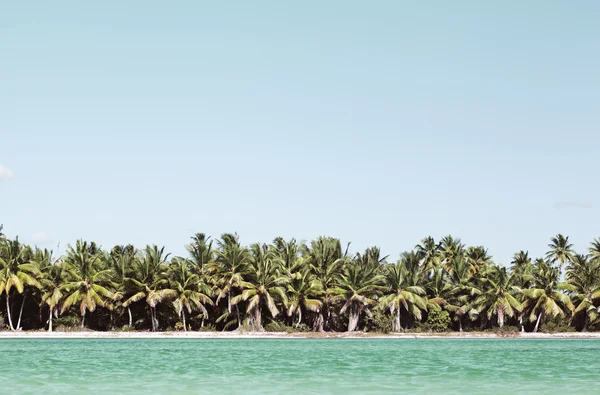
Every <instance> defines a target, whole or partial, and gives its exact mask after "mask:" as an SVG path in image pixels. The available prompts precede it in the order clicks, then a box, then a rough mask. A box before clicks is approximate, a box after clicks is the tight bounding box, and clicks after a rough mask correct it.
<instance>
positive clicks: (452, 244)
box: [439, 235, 465, 270]
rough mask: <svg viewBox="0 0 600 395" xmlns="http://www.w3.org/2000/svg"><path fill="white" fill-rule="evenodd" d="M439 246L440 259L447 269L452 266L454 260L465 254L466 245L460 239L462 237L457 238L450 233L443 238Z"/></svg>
mask: <svg viewBox="0 0 600 395" xmlns="http://www.w3.org/2000/svg"><path fill="white" fill-rule="evenodd" d="M439 248H440V260H441V262H442V264H443V265H444V267H445V268H446V270H449V269H450V267H451V266H452V262H453V261H454V260H455V259H457V258H458V257H459V256H462V255H463V254H464V248H465V245H464V244H463V243H462V242H461V241H460V239H455V238H453V237H452V236H450V235H448V236H445V237H443V238H442V240H441V241H440V247H439Z"/></svg>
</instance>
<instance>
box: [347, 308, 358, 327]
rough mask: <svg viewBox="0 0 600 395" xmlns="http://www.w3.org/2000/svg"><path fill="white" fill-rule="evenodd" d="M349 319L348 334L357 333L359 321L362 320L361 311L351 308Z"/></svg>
mask: <svg viewBox="0 0 600 395" xmlns="http://www.w3.org/2000/svg"><path fill="white" fill-rule="evenodd" d="M349 313H350V314H349V317H348V332H354V331H356V328H357V327H358V320H359V319H360V311H358V310H355V309H354V308H350V312H349Z"/></svg>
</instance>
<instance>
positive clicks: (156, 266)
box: [123, 245, 176, 332]
mask: <svg viewBox="0 0 600 395" xmlns="http://www.w3.org/2000/svg"><path fill="white" fill-rule="evenodd" d="M168 257H169V254H165V248H164V247H162V248H158V246H156V245H153V246H146V248H145V249H144V254H143V257H142V258H141V259H140V260H137V261H135V262H136V264H135V266H134V269H133V272H132V275H131V277H129V278H127V281H128V283H129V284H131V287H132V288H133V289H135V293H134V294H133V295H132V296H131V297H129V299H127V300H126V301H125V302H123V307H129V306H130V305H131V304H132V303H135V302H138V301H140V300H142V299H145V300H146V305H147V306H148V308H149V310H150V322H151V325H152V331H153V332H155V331H156V330H157V329H158V326H159V322H158V317H157V314H156V306H157V305H158V304H159V303H161V302H164V301H166V300H170V299H172V298H174V297H175V296H176V294H175V291H173V290H172V289H169V288H167V286H168V284H169V281H168V278H167V268H168V267H167V264H166V260H167V259H168Z"/></svg>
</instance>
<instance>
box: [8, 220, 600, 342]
mask: <svg viewBox="0 0 600 395" xmlns="http://www.w3.org/2000/svg"><path fill="white" fill-rule="evenodd" d="M186 249H187V251H188V256H186V257H179V256H171V255H170V254H168V253H166V252H165V249H164V247H158V246H156V245H149V246H146V247H145V248H143V249H137V248H135V247H134V246H132V245H118V246H115V247H113V248H111V249H103V248H101V247H100V246H98V245H97V244H96V243H94V242H87V241H82V240H79V241H77V242H76V243H75V244H74V245H69V246H68V247H67V250H66V252H65V253H64V254H63V255H61V256H57V257H55V256H53V252H52V251H50V250H48V249H40V248H37V247H31V246H27V245H24V244H22V243H21V242H20V241H19V240H18V238H15V239H9V238H7V237H6V235H4V234H3V233H2V228H1V227H0V306H1V307H0V326H4V328H5V329H10V330H44V329H47V330H49V331H52V330H53V327H54V326H56V325H60V327H61V328H63V329H64V328H69V327H71V328H72V327H81V328H89V329H93V330H115V329H121V330H133V329H135V330H152V331H159V330H167V329H169V328H170V329H176V330H184V331H187V330H238V329H239V330H253V331H262V330H264V328H265V327H267V328H273V327H274V328H288V329H291V328H295V329H297V330H313V331H344V330H347V331H357V330H379V331H384V332H385V331H394V332H397V331H405V330H409V329H413V330H416V329H418V328H425V329H429V330H456V331H463V330H485V329H495V328H502V327H504V326H505V325H507V324H508V325H510V326H511V327H513V326H514V327H517V328H518V329H519V330H521V331H534V332H535V331H538V330H540V328H542V327H543V326H544V325H550V324H552V325H553V327H554V328H562V330H580V331H587V330H594V329H597V328H598V327H599V320H598V313H599V306H600V240H599V239H595V240H594V241H593V242H592V243H591V245H590V247H589V249H588V251H586V253H585V254H580V253H577V252H576V251H574V249H573V246H572V244H570V243H569V238H568V237H565V236H563V235H560V234H559V235H557V236H556V237H553V238H552V239H551V242H550V244H549V251H548V253H547V254H546V256H544V257H540V258H535V259H534V258H532V257H530V256H529V253H528V252H527V251H519V252H518V253H516V254H515V255H514V257H513V259H512V262H511V264H510V267H506V266H501V265H498V264H496V263H494V261H493V260H492V257H491V256H490V255H489V253H488V251H487V250H486V249H485V248H484V247H483V246H467V245H465V244H463V243H462V242H461V240H460V239H457V238H453V237H452V236H446V237H443V238H442V239H441V240H439V241H436V240H434V239H433V238H432V237H426V238H425V239H423V240H422V241H421V242H420V243H419V244H417V245H416V246H415V248H414V249H413V250H412V251H407V252H403V253H402V254H401V256H400V258H399V259H398V260H397V261H390V260H389V257H388V256H382V254H381V252H380V249H379V248H377V247H371V248H367V249H366V250H365V251H364V252H360V253H356V254H350V253H349V244H348V245H346V246H344V245H342V243H341V242H340V240H338V239H336V238H332V237H319V238H317V239H316V240H313V241H310V242H308V243H304V242H297V241H296V240H294V239H291V240H289V241H286V240H284V239H283V238H280V237H278V238H276V239H275V240H273V242H272V243H270V244H262V243H255V244H252V245H250V246H244V245H242V244H241V243H240V241H239V237H238V235H237V234H230V233H226V234H223V235H221V237H220V238H218V239H215V240H213V239H212V238H211V237H207V236H206V235H205V234H202V233H198V234H195V235H194V236H193V237H192V238H191V242H190V243H189V244H188V245H186Z"/></svg>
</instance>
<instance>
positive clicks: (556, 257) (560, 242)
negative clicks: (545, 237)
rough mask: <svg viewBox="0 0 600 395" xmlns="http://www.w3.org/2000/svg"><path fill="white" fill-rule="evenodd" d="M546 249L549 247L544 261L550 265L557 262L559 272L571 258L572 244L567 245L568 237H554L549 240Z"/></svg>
mask: <svg viewBox="0 0 600 395" xmlns="http://www.w3.org/2000/svg"><path fill="white" fill-rule="evenodd" d="M548 247H550V251H548V252H547V253H546V259H548V261H549V262H551V263H556V262H558V265H559V268H560V269H561V270H562V268H563V266H564V264H565V263H566V262H569V261H570V260H571V259H572V258H573V254H574V252H573V244H570V243H569V236H566V237H565V236H563V235H561V234H558V235H556V236H555V237H553V238H552V239H551V243H550V244H548Z"/></svg>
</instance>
